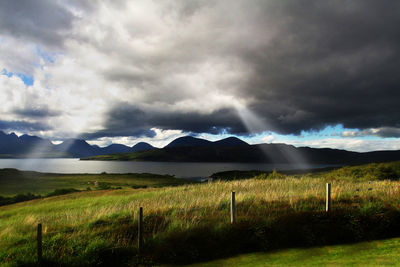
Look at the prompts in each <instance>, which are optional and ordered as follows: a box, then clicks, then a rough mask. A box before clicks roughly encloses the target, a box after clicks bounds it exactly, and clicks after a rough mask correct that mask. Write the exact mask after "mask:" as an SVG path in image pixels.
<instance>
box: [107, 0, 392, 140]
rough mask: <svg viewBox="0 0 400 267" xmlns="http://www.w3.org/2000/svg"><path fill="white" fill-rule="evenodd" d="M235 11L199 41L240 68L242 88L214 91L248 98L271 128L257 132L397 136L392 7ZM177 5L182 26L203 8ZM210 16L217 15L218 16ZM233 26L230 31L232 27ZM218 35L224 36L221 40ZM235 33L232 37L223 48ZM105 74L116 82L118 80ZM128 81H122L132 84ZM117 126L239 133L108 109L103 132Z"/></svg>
mask: <svg viewBox="0 0 400 267" xmlns="http://www.w3.org/2000/svg"><path fill="white" fill-rule="evenodd" d="M178 3H180V2H178ZM199 3H200V2H199ZM227 3H228V2H226V4H227ZM234 3H240V4H238V5H234V4H232V6H236V9H234V8H233V7H231V6H229V5H225V7H226V8H227V9H228V10H229V9H232V10H229V11H231V13H232V14H231V15H230V16H231V18H230V19H229V15H227V16H226V17H228V19H226V21H223V22H221V21H219V20H215V19H214V20H213V22H215V23H216V24H217V25H214V26H215V28H218V27H217V26H220V27H221V28H222V30H221V36H219V38H218V39H211V38H210V40H208V41H209V42H210V43H212V44H213V45H214V46H215V47H216V48H215V49H214V50H213V51H212V53H214V54H213V56H216V55H218V53H219V54H220V55H221V56H222V55H223V56H224V57H234V58H237V59H239V60H240V61H241V62H242V63H243V64H245V65H246V66H247V67H248V71H249V73H250V75H249V76H248V77H247V78H246V82H245V83H244V85H242V86H241V87H240V88H237V89H236V90H233V91H232V90H231V89H228V88H223V87H221V88H220V90H222V91H226V92H227V93H229V94H232V93H233V94H234V95H236V96H237V97H240V98H243V99H249V98H251V99H253V100H254V99H255V101H253V103H252V104H251V106H249V108H250V109H251V110H252V111H253V112H255V114H257V115H258V116H260V117H264V118H266V119H267V120H268V121H269V122H270V125H269V126H271V128H265V130H271V129H272V128H273V129H274V130H275V131H277V132H280V133H284V134H290V133H295V134H299V133H300V132H301V131H302V130H318V129H321V128H324V127H325V126H327V125H336V124H343V126H344V127H346V128H359V129H367V128H373V127H375V128H379V127H389V128H390V127H391V128H396V127H400V105H399V103H398V99H400V75H398V70H399V69H400V30H399V27H398V25H400V2H398V1H368V0H367V1H344V0H343V1H257V2H250V3H248V4H244V3H242V2H234ZM181 5H182V7H181V8H179V9H178V10H180V11H179V12H180V16H183V17H187V16H189V17H190V16H195V15H196V14H197V12H200V11H198V10H199V9H201V7H202V4H195V5H192V6H189V7H187V6H185V4H183V3H181ZM216 8H218V6H217V7H216ZM185 10H186V11H185ZM218 12H220V13H221V14H222V13H225V11H223V10H222V9H221V10H219V11H218ZM226 12H227V13H229V12H228V11H226ZM186 13H187V14H186ZM235 20H237V21H236V22H237V23H236V24H234V23H231V22H235ZM185 23H186V22H185ZM218 23H220V25H218ZM230 24H232V25H233V26H232V27H231V26H229V25H230ZM234 27H237V28H234ZM210 30H211V28H210ZM223 30H225V31H226V32H229V35H228V34H227V35H226V36H224V31H223ZM243 32H245V33H243ZM235 33H236V34H237V36H238V38H233V39H232V35H234V34H235ZM212 37H213V36H212ZM214 37H215V36H214ZM241 37H243V38H241ZM244 37H247V38H244ZM215 42H218V44H219V45H220V47H222V48H221V49H219V48H218V46H217V45H216V44H215ZM196 45H197V44H196ZM207 45H208V44H203V46H207ZM198 46H201V45H198ZM180 48H181V49H182V50H185V49H192V48H193V47H191V46H190V45H188V46H182V47H180ZM198 51H203V50H201V49H197V50H193V51H192V52H193V53H194V54H196V53H197V54H196V57H198ZM204 51H210V50H204ZM183 54H185V55H188V54H190V53H189V52H188V51H186V52H185V53H183ZM208 56H210V55H209V54H207V55H204V57H208ZM196 60H197V59H196ZM183 64H184V63H183ZM114 75H115V76H114V77H117V79H120V80H124V79H125V78H124V77H123V75H124V74H121V75H120V76H118V75H117V74H114ZM128 76H129V75H128ZM130 78H131V80H129V78H126V80H127V81H128V82H129V81H130V82H134V81H135V80H137V79H140V77H136V76H132V77H130ZM160 90H161V89H160ZM177 92H179V89H177ZM205 97H206V96H205ZM135 114H136V115H135ZM123 125H129V126H128V127H132V129H137V128H140V129H142V128H143V129H147V128H150V127H158V128H162V129H181V130H184V131H189V132H209V133H216V132H219V131H222V130H225V131H228V132H231V133H244V132H246V130H245V129H244V127H243V125H242V124H241V122H240V120H239V119H238V116H237V114H235V112H233V111H232V110H221V111H218V112H215V113H213V114H210V115H202V114H200V113H196V112H192V113H182V112H174V111H168V110H166V111H165V112H164V113H161V112H154V111H151V110H146V111H143V110H137V111H135V110H132V109H131V108H130V107H128V108H127V109H126V110H124V111H121V109H120V108H119V109H117V110H115V109H113V110H112V111H111V112H110V114H109V120H108V122H107V124H106V128H107V129H119V127H123ZM380 136H384V137H387V136H398V134H397V130H396V131H385V134H381V135H380Z"/></svg>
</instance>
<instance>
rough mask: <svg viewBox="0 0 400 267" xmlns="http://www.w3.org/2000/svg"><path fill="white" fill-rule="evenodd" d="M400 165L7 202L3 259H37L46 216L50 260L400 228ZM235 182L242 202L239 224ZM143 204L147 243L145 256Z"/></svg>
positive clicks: (203, 253)
mask: <svg viewBox="0 0 400 267" xmlns="http://www.w3.org/2000/svg"><path fill="white" fill-rule="evenodd" d="M399 166H400V164H399V163H397V162H396V163H388V164H370V165H366V166H360V167H359V166H355V167H346V168H341V169H338V170H333V171H327V172H322V173H312V174H301V175H290V176H287V175H283V174H280V173H277V172H273V173H271V174H269V175H267V174H261V175H259V176H256V177H254V178H252V179H241V180H233V181H216V182H212V183H204V184H183V185H180V186H173V187H171V186H165V187H150V188H138V189H135V188H132V187H129V186H126V187H122V188H121V189H108V190H91V191H84V192H76V193H71V194H67V195H61V196H54V197H47V198H42V199H35V200H32V201H27V202H21V203H17V204H12V205H6V206H2V207H0V248H1V250H0V262H3V264H4V266H18V265H29V264H33V263H34V262H35V260H36V242H35V236H36V233H35V229H36V226H37V224H38V223H42V224H43V234H44V235H43V246H44V247H43V255H44V258H45V261H46V262H45V263H47V264H48V265H51V264H54V263H57V264H60V265H62V266H109V265H110V264H112V265H113V266H131V265H136V264H139V263H141V264H144V265H153V264H189V263H196V262H200V261H209V260H213V259H218V258H224V257H230V256H234V255H238V254H243V253H250V252H257V251H272V250H276V249H284V248H291V247H292V248H293V247H309V246H325V245H333V244H343V243H350V242H360V241H365V240H373V239H380V238H390V237H397V236H400V229H399V227H398V225H400V209H399V208H400V183H399V182H398V181H397V179H395V178H394V176H393V175H397V174H398V172H399V170H400V168H399ZM388 177H390V179H389V178H388ZM397 177H400V176H397ZM150 180H151V179H150ZM118 181H119V180H118ZM327 182H330V183H332V207H333V209H332V211H331V212H330V213H326V212H325V211H324V207H325V206H324V205H325V202H324V201H325V200H324V198H325V183H327ZM110 184H111V185H112V186H115V185H114V184H112V181H111V182H110ZM174 185H175V184H174ZM231 191H235V192H236V202H237V204H236V209H237V223H236V224H234V225H231V224H230V214H229V204H230V193H231ZM140 206H142V207H143V209H144V228H145V229H144V230H145V232H144V240H145V243H144V249H143V251H142V253H141V255H140V257H139V256H138V251H137V211H138V208H139V207H140ZM257 255H262V254H257ZM268 257H269V256H268Z"/></svg>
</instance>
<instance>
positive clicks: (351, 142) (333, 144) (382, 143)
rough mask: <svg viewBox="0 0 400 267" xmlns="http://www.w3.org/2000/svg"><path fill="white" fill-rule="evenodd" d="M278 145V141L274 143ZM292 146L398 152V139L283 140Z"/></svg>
mask: <svg viewBox="0 0 400 267" xmlns="http://www.w3.org/2000/svg"><path fill="white" fill-rule="evenodd" d="M275 142H277V143H279V141H275ZM284 142H285V143H287V144H292V145H294V146H297V147H299V146H309V147H313V148H336V149H344V150H350V151H357V152H367V151H376V150H399V149H400V139H397V138H396V139H372V140H370V139H360V138H325V139H316V140H284Z"/></svg>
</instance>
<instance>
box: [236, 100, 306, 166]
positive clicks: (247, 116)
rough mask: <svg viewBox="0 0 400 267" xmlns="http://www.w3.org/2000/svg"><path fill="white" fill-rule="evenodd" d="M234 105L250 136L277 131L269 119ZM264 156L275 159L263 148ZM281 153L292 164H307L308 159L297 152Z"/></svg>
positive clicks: (243, 106)
mask: <svg viewBox="0 0 400 267" xmlns="http://www.w3.org/2000/svg"><path fill="white" fill-rule="evenodd" d="M233 105H234V107H235V109H236V111H237V114H238V115H239V117H240V119H241V121H242V122H243V124H244V125H245V126H246V128H247V130H248V132H249V134H250V135H254V134H257V133H260V132H266V131H277V129H276V127H274V125H272V124H271V123H269V122H268V119H267V118H265V117H261V116H259V115H257V114H256V113H254V112H252V111H251V110H250V109H248V108H247V107H246V106H245V105H243V104H242V103H240V102H239V101H234V102H233ZM261 149H262V150H263V152H264V154H266V156H267V157H268V158H274V155H272V154H271V152H269V151H268V150H266V149H264V148H263V147H261ZM278 149H279V150H280V152H281V153H282V154H283V155H284V156H285V158H286V159H287V160H288V161H289V162H291V163H304V164H305V163H307V159H306V158H305V157H304V156H303V155H302V154H301V153H300V152H298V151H297V150H291V151H290V152H289V151H287V150H286V149H280V148H279V147H278Z"/></svg>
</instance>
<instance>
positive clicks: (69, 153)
mask: <svg viewBox="0 0 400 267" xmlns="http://www.w3.org/2000/svg"><path fill="white" fill-rule="evenodd" d="M148 149H153V147H152V146H151V145H150V144H147V143H144V142H140V143H138V144H136V145H135V146H133V147H129V146H125V145H120V144H112V145H109V146H107V147H104V148H102V147H99V146H97V145H90V144H88V143H87V142H86V141H85V140H79V139H67V140H65V141H64V142H62V143H61V144H58V145H54V144H53V143H52V142H50V141H49V140H47V139H43V138H40V137H37V136H31V135H26V134H24V135H22V136H20V137H18V136H17V135H16V134H15V133H10V134H5V133H4V132H1V131H0V157H3V158H7V157H78V158H80V157H90V156H96V155H106V154H114V153H128V152H135V151H143V150H148Z"/></svg>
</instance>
